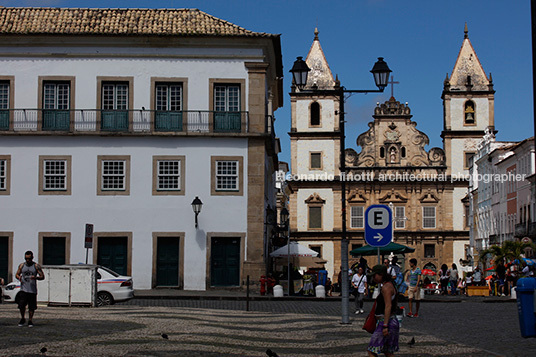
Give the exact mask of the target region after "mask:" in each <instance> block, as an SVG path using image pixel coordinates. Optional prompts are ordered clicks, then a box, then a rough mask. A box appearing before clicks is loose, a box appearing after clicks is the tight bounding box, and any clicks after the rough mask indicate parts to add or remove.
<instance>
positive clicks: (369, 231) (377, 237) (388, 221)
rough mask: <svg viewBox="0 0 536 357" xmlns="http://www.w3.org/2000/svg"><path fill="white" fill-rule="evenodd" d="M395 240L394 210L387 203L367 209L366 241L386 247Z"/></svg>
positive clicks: (373, 245) (371, 244)
mask: <svg viewBox="0 0 536 357" xmlns="http://www.w3.org/2000/svg"><path fill="white" fill-rule="evenodd" d="M392 240H393V212H392V211H391V209H390V208H389V206H386V205H372V206H369V207H368V208H367V210H366V211H365V242H367V244H368V245H370V246H372V247H385V246H386V245H387V244H389V243H391V241H392Z"/></svg>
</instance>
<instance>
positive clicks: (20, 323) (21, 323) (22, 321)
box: [19, 317, 26, 327]
mask: <svg viewBox="0 0 536 357" xmlns="http://www.w3.org/2000/svg"><path fill="white" fill-rule="evenodd" d="M25 323H26V319H25V318H24V317H23V318H22V319H20V321H19V326H21V327H22V326H24V324H25Z"/></svg>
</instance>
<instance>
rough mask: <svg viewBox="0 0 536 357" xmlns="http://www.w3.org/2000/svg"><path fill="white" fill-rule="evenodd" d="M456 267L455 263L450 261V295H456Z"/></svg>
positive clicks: (457, 277) (457, 278)
mask: <svg viewBox="0 0 536 357" xmlns="http://www.w3.org/2000/svg"><path fill="white" fill-rule="evenodd" d="M458 280H459V276H458V267H457V266H456V264H455V263H452V268H451V269H449V285H450V295H456V294H457V292H456V287H457V286H458Z"/></svg>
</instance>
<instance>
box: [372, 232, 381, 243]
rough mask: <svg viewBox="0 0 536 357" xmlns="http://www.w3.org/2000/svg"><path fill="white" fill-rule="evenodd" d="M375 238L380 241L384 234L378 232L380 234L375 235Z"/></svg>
mask: <svg viewBox="0 0 536 357" xmlns="http://www.w3.org/2000/svg"><path fill="white" fill-rule="evenodd" d="M374 239H376V240H377V241H378V242H379V241H381V240H382V239H383V236H382V235H381V234H380V233H378V235H375V236H374Z"/></svg>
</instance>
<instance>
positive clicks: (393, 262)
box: [387, 255, 400, 281]
mask: <svg viewBox="0 0 536 357" xmlns="http://www.w3.org/2000/svg"><path fill="white" fill-rule="evenodd" d="M397 263H398V257H397V256H396V255H395V256H394V257H393V259H391V264H390V265H389V268H388V269H387V272H388V273H389V274H390V275H391V278H392V279H393V281H394V280H396V276H397V275H398V273H400V267H399V266H398V264H397Z"/></svg>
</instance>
